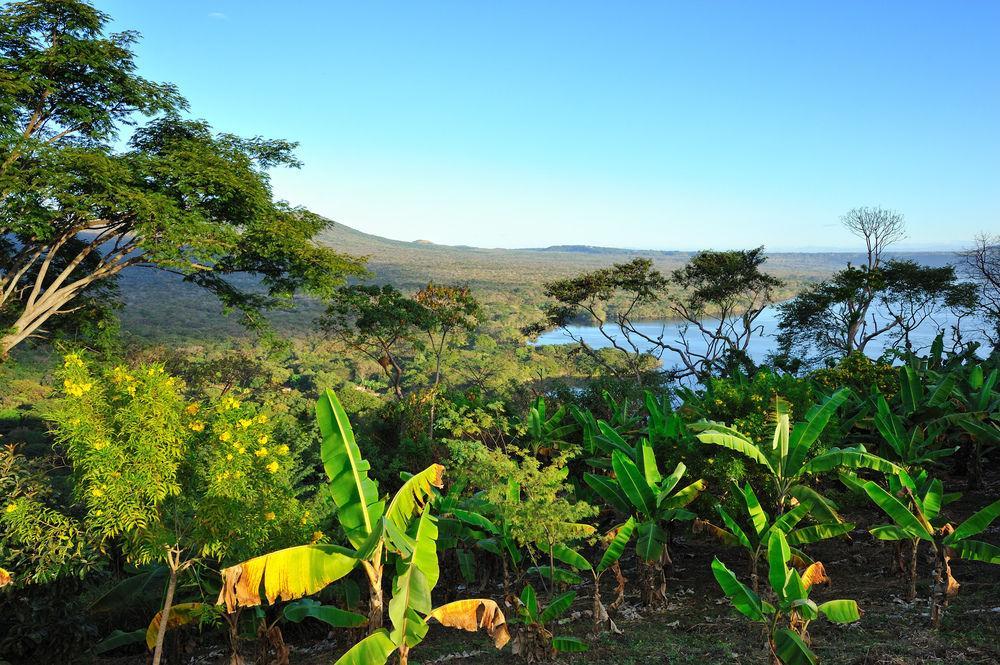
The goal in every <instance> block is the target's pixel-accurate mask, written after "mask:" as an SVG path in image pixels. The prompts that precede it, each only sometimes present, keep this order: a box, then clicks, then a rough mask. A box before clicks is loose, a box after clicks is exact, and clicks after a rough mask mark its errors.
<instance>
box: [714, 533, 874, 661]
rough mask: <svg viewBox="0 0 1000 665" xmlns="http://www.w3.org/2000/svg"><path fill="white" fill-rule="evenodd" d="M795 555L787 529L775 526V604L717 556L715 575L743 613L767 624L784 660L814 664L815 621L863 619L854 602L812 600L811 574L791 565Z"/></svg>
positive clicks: (771, 559) (770, 554) (771, 549)
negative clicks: (784, 623) (810, 630)
mask: <svg viewBox="0 0 1000 665" xmlns="http://www.w3.org/2000/svg"><path fill="white" fill-rule="evenodd" d="M791 556H792V555H791V548H790V547H789V545H788V542H787V540H786V539H785V535H784V533H783V532H782V531H781V530H773V531H772V532H771V534H770V536H769V537H768V540H767V559H768V575H767V579H768V582H769V586H770V589H771V593H772V597H773V598H774V604H772V603H769V602H767V601H765V600H763V599H761V597H760V595H758V593H757V592H755V591H754V590H753V589H751V588H749V587H747V586H746V585H745V584H743V583H742V582H740V581H739V579H738V578H737V577H736V575H735V574H733V572H732V571H731V570H729V568H727V567H726V565H725V564H724V563H722V562H721V561H719V559H717V558H716V559H714V560H713V561H712V573H713V575H714V576H715V579H716V581H717V582H718V583H719V586H720V587H721V588H722V591H723V593H725V594H726V597H728V598H729V600H730V602H732V604H733V607H734V608H736V610H737V611H738V612H739V613H740V614H742V615H744V616H746V617H747V618H749V619H751V620H752V621H757V622H760V623H763V624H765V625H766V626H767V629H768V637H769V644H770V648H771V654H772V655H773V656H774V658H775V659H776V660H777V661H778V662H780V663H784V664H785V665H793V664H797V663H803V662H807V663H814V662H816V657H815V655H814V654H813V653H812V651H811V650H810V649H809V647H808V646H807V643H808V641H809V639H808V628H809V623H810V622H811V621H813V620H815V619H817V618H818V617H819V615H821V614H822V615H823V616H825V617H826V618H827V619H828V620H830V621H833V622H835V623H853V622H855V621H858V620H859V619H860V618H861V611H860V610H859V609H858V605H857V603H856V602H855V601H853V600H830V601H826V602H825V603H821V604H819V605H817V604H816V603H815V602H814V601H812V600H810V598H809V588H810V582H809V580H808V577H804V576H803V575H802V574H800V573H799V571H798V570H796V569H795V568H790V567H789V565H788V564H789V560H790V559H791ZM782 620H785V621H787V627H779V622H780V621H782Z"/></svg>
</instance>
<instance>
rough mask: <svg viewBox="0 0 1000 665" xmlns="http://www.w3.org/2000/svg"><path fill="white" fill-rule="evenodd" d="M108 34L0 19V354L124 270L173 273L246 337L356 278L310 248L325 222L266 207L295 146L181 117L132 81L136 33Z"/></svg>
mask: <svg viewBox="0 0 1000 665" xmlns="http://www.w3.org/2000/svg"><path fill="white" fill-rule="evenodd" d="M109 20H110V19H109V17H108V16H107V15H106V14H104V13H103V12H100V11H98V10H97V9H95V8H93V7H91V6H90V5H89V4H86V3H85V2H80V1H78V0H28V1H25V2H17V3H12V4H9V5H7V6H6V7H5V8H4V9H3V10H2V11H0V68H2V72H3V75H2V76H0V314H2V321H3V325H4V327H5V328H6V331H5V332H3V333H2V337H0V353H2V354H3V355H6V354H7V353H9V351H10V350H11V349H12V348H14V347H15V346H17V345H18V344H20V343H22V342H23V341H24V340H26V339H28V338H30V337H37V336H41V335H43V333H44V329H43V326H46V325H49V323H50V321H51V320H52V319H55V321H52V322H53V323H55V322H57V321H59V320H61V319H63V318H64V317H65V315H66V314H68V313H70V312H73V311H76V310H77V308H78V307H80V306H82V305H84V304H86V300H87V298H88V297H89V298H96V299H98V300H103V299H106V294H103V293H102V292H101V289H102V288H104V287H106V286H107V285H108V284H109V282H111V281H113V280H114V279H115V277H116V276H117V275H119V274H120V273H121V271H123V270H125V269H126V268H130V267H145V268H153V269H158V270H163V271H167V272H171V273H174V274H177V275H179V276H180V277H181V278H182V279H184V280H185V281H187V282H190V283H193V284H196V285H198V286H201V287H203V288H205V289H207V290H209V291H211V292H212V293H214V294H215V295H216V296H218V297H219V299H220V300H221V301H222V303H223V305H224V306H226V307H227V308H236V309H239V310H241V311H242V312H243V313H244V315H245V321H246V322H247V323H250V324H256V325H263V319H262V318H261V317H260V313H261V312H262V311H264V310H266V309H268V308H272V307H277V306H281V305H285V304H289V303H290V302H291V297H292V296H293V295H294V294H295V293H296V292H300V291H302V292H306V293H310V294H314V295H318V296H326V295H329V294H330V293H331V292H332V290H333V289H334V288H335V286H336V285H337V284H338V283H339V282H341V281H342V278H343V277H344V276H345V275H349V274H361V273H362V272H363V266H362V263H361V262H360V261H359V260H357V259H355V258H352V257H348V256H345V255H341V254H338V253H336V252H334V251H332V250H330V249H328V248H323V247H319V246H318V245H316V244H314V243H313V242H312V238H313V237H314V236H315V235H316V234H317V233H318V232H319V231H321V230H322V229H324V228H325V227H326V226H328V224H329V222H328V221H327V220H324V219H322V218H320V217H318V216H317V215H314V214H311V213H309V212H308V211H305V210H303V209H298V208H293V207H290V206H289V205H287V204H285V203H275V202H274V201H273V199H272V193H271V186H270V182H269V179H268V175H267V170H268V169H270V168H272V167H276V166H289V167H296V166H298V165H299V163H298V161H297V160H296V159H295V157H294V156H293V150H294V148H295V144H293V143H289V142H287V141H281V140H268V139H262V138H259V137H255V138H249V139H245V138H240V137H238V136H234V135H231V134H216V133H214V132H213V131H212V130H211V127H210V126H209V125H208V124H207V123H206V122H204V121H198V120H186V119H182V118H181V117H180V115H179V113H180V112H181V111H184V110H185V109H186V108H187V105H186V102H185V101H184V99H183V98H182V97H181V96H180V93H179V92H178V90H177V88H176V87H174V86H173V85H170V84H164V83H154V82H151V81H148V80H146V79H144V78H142V77H140V76H138V75H136V74H135V69H136V63H135V59H134V53H133V50H132V49H133V47H134V45H135V43H136V41H137V40H138V34H137V33H135V32H122V33H115V34H110V35H105V33H104V28H105V26H106V24H107V23H108V21H109ZM153 116H158V117H155V118H153V119H152V120H150V121H148V122H147V123H146V124H145V125H143V126H141V127H138V128H137V129H135V130H134V131H133V133H132V135H131V138H130V139H129V140H128V142H127V145H126V147H125V149H124V150H116V149H114V148H113V147H112V144H113V143H115V142H116V140H117V139H118V137H119V134H120V132H121V131H122V130H123V129H126V128H130V127H131V126H132V125H133V124H135V121H136V119H137V118H143V117H146V118H150V117H153ZM247 276H250V277H252V278H254V279H249V280H248V279H247Z"/></svg>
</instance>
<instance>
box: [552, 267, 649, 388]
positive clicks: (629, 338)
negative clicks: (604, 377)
mask: <svg viewBox="0 0 1000 665" xmlns="http://www.w3.org/2000/svg"><path fill="white" fill-rule="evenodd" d="M666 286H667V280H666V278H665V277H664V276H663V275H662V274H661V273H660V272H659V271H658V270H656V269H655V268H653V262H652V261H650V260H649V259H638V258H637V259H633V260H632V261H629V262H628V263H616V264H615V265H613V266H612V267H610V268H601V269H600V270H595V271H593V272H589V273H583V274H582V275H578V276H577V277H571V278H568V279H561V280H557V281H553V282H548V283H546V285H545V295H546V296H548V297H550V298H552V299H554V300H555V303H552V304H549V305H547V306H546V307H545V314H546V318H547V319H548V322H549V324H550V325H554V326H559V327H561V328H562V329H563V330H565V331H566V333H567V334H568V335H569V336H570V337H571V338H572V339H573V340H574V341H575V342H576V343H577V344H578V345H579V347H580V349H581V350H582V351H583V352H584V353H586V354H587V355H588V356H589V357H591V358H593V359H594V360H595V361H597V363H598V364H599V365H600V366H602V367H604V368H605V369H606V370H608V371H609V372H610V373H612V374H615V375H618V374H620V373H621V372H622V370H623V369H624V372H626V373H627V374H629V375H631V376H633V377H634V378H635V380H636V382H637V383H639V384H640V385H641V384H642V383H643V376H644V375H645V374H646V373H648V372H649V370H650V369H651V368H650V358H651V357H652V358H653V359H655V360H656V361H658V360H659V359H660V355H662V353H663V351H664V347H663V345H662V344H656V343H655V341H653V340H652V339H651V338H650V337H649V336H648V335H646V334H644V333H642V332H640V331H638V330H636V327H635V325H634V321H633V315H634V312H635V310H636V309H637V308H639V307H642V306H643V305H648V304H652V303H655V302H656V301H658V300H659V299H660V297H661V295H662V293H663V291H664V290H665V289H666ZM581 314H585V315H587V316H589V318H590V319H591V320H593V321H594V322H595V323H596V324H597V329H598V330H599V331H600V333H601V335H602V336H603V337H604V339H606V340H607V341H608V345H609V346H610V347H611V348H612V349H614V351H615V352H616V355H617V357H618V359H620V360H621V363H622V365H624V368H622V367H619V366H616V365H615V364H612V363H611V362H609V361H608V359H606V358H605V356H604V355H603V354H601V353H600V352H599V350H598V349H594V348H593V347H591V346H590V345H589V344H587V342H586V341H585V340H584V339H583V338H582V337H580V336H579V335H574V334H573V333H572V331H571V330H570V328H569V326H570V325H571V324H572V323H573V321H574V320H576V319H577V318H578V317H579V316H580V315H581ZM650 342H653V343H652V344H651V343H650Z"/></svg>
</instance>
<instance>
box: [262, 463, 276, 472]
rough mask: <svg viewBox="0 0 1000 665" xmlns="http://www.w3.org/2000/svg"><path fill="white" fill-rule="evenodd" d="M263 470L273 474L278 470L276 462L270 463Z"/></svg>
mask: <svg viewBox="0 0 1000 665" xmlns="http://www.w3.org/2000/svg"><path fill="white" fill-rule="evenodd" d="M264 468H265V469H267V470H268V471H270V472H271V473H275V472H276V471H277V470H278V463H277V462H271V463H270V464H268V465H267V466H266V467H264Z"/></svg>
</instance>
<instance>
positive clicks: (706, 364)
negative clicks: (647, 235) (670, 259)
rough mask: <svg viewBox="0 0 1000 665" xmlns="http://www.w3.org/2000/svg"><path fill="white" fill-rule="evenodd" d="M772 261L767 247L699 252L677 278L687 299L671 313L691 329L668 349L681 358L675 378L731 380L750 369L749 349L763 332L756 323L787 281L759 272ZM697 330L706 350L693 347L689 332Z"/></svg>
mask: <svg viewBox="0 0 1000 665" xmlns="http://www.w3.org/2000/svg"><path fill="white" fill-rule="evenodd" d="M765 261H767V256H766V255H765V254H764V248H763V247H757V248H756V249H749V250H735V251H726V252H714V251H709V250H705V251H701V252H698V254H696V255H695V256H694V257H693V258H692V259H691V260H690V261H688V263H687V265H685V266H684V267H683V268H681V269H679V270H675V271H674V272H673V279H674V282H676V283H677V284H678V285H679V286H680V287H681V288H683V289H685V291H686V297H684V298H680V299H678V300H676V301H675V302H674V303H673V304H672V305H671V309H673V311H674V312H675V313H676V314H677V315H678V316H679V317H680V318H681V319H683V320H684V321H685V322H686V324H685V325H684V327H682V328H681V333H680V336H679V338H678V339H677V340H676V342H675V343H672V344H665V346H666V348H668V349H669V350H671V351H673V352H674V353H676V354H677V356H678V357H679V358H680V361H681V364H682V366H683V369H682V370H681V371H679V372H674V374H675V376H685V375H686V376H696V377H700V378H704V377H707V376H711V375H713V374H714V375H723V376H724V375H726V374H728V373H730V371H731V370H732V369H733V368H734V367H744V368H747V367H748V366H749V365H751V362H750V357H749V354H748V353H747V349H748V348H749V346H750V342H751V340H752V339H753V337H754V336H755V335H762V334H763V332H764V328H763V326H762V325H760V324H758V323H757V322H756V321H757V318H758V317H759V316H760V315H761V314H762V313H763V311H764V309H765V308H766V307H767V306H768V305H770V304H771V303H772V302H773V301H774V290H775V289H777V288H779V287H781V285H782V281H781V280H779V279H777V278H775V277H772V276H771V275H768V274H767V273H765V272H763V271H762V270H761V269H760V268H761V266H762V265H763V264H764V262H765ZM692 328H693V329H694V330H695V331H696V332H697V334H698V335H699V336H700V337H701V340H702V344H703V345H704V350H700V347H699V348H697V349H696V348H694V347H692V345H691V343H690V342H689V340H688V337H687V332H688V330H689V329H692Z"/></svg>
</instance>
